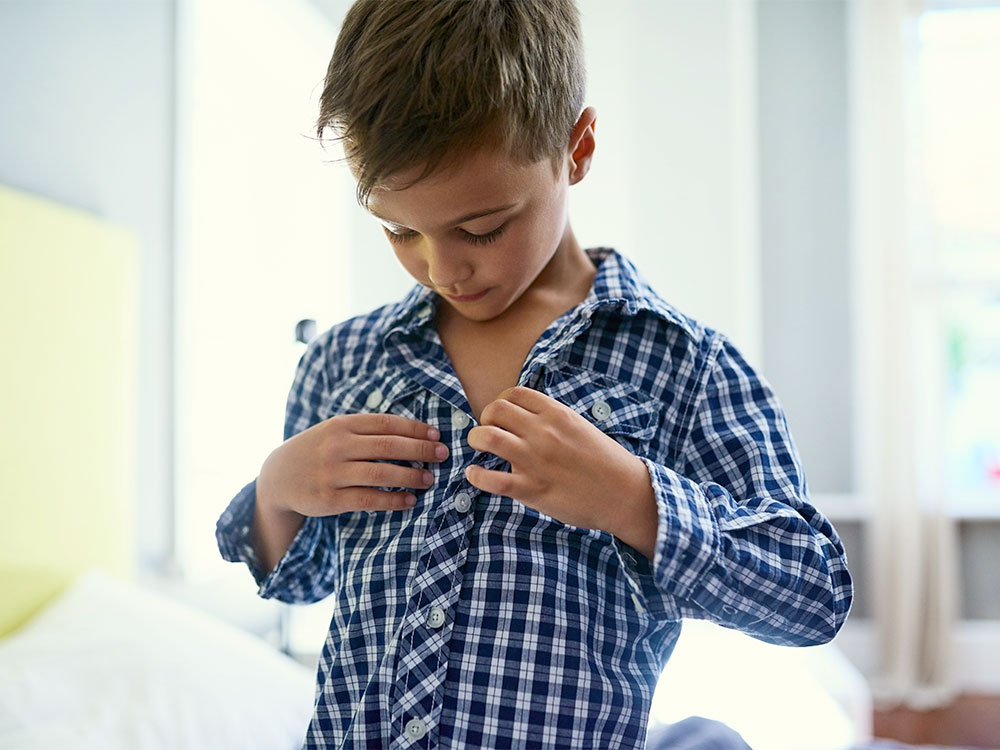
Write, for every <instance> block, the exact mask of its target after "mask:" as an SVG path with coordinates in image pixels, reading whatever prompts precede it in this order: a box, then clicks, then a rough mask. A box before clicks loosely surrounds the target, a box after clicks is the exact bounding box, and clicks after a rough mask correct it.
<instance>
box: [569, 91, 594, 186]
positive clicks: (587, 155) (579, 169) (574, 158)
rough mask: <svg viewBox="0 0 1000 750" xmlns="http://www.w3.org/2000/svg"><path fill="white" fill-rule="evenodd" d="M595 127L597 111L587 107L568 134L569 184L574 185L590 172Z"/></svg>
mask: <svg viewBox="0 0 1000 750" xmlns="http://www.w3.org/2000/svg"><path fill="white" fill-rule="evenodd" d="M596 127H597V110H596V109H594V108H593V107H587V108H586V109H584V110H583V112H582V113H580V117H579V118H578V119H577V121H576V124H575V125H574V126H573V131H572V133H570V137H569V146H568V149H567V150H568V156H569V159H568V160H567V163H568V165H569V184H570V185H575V184H576V183H578V182H579V181H580V180H582V179H583V178H584V177H585V176H586V174H587V172H589V171H590V162H591V160H593V158H594V130H595V129H596Z"/></svg>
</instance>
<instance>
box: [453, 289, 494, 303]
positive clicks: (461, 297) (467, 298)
mask: <svg viewBox="0 0 1000 750" xmlns="http://www.w3.org/2000/svg"><path fill="white" fill-rule="evenodd" d="M488 291H489V289H484V290H483V291H481V292H478V293H476V294H447V295H445V296H446V297H447V298H448V299H450V300H452V301H453V302H475V301H477V300H480V299H482V298H483V297H485V296H486V292H488Z"/></svg>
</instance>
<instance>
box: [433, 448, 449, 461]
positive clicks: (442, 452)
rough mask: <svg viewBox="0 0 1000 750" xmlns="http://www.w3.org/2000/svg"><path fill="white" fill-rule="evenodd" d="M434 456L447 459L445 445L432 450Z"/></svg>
mask: <svg viewBox="0 0 1000 750" xmlns="http://www.w3.org/2000/svg"><path fill="white" fill-rule="evenodd" d="M434 455H435V456H437V457H438V458H447V457H448V446H446V445H439V446H438V447H437V448H435V449H434Z"/></svg>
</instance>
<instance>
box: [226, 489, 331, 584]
mask: <svg viewBox="0 0 1000 750" xmlns="http://www.w3.org/2000/svg"><path fill="white" fill-rule="evenodd" d="M256 503H257V479H256V478H255V479H254V480H253V481H252V482H250V484H248V485H246V486H245V487H244V488H243V489H241V490H240V491H239V493H237V495H236V497H234V498H233V499H232V500H231V501H230V503H229V506H228V507H227V508H226V510H225V511H224V512H223V514H222V515H221V516H220V517H219V521H218V523H217V524H216V529H215V537H216V541H217V542H218V545H219V552H220V553H221V555H222V557H223V558H224V559H226V560H229V561H230V562H242V563H245V564H246V566H247V568H249V570H250V573H251V574H252V575H253V578H254V581H255V582H256V583H257V594H258V596H260V597H262V598H264V599H270V598H273V597H276V596H278V595H279V594H281V593H283V592H284V591H285V590H286V589H287V588H288V585H287V583H286V582H287V581H289V580H292V579H295V578H296V574H297V573H301V572H302V568H304V567H305V566H308V565H310V564H311V562H312V560H313V558H314V556H315V555H316V548H317V547H318V545H319V542H320V537H321V536H322V533H323V529H322V519H321V518H314V517H306V519H305V521H304V522H303V524H302V528H300V529H299V531H298V533H296V535H295V538H294V539H293V540H292V542H291V544H289V545H288V549H287V550H286V551H285V554H284V556H283V557H282V558H281V560H279V561H278V564H277V565H275V566H274V569H273V570H271V571H270V572H269V573H268V572H266V571H265V570H264V569H263V567H262V566H261V564H260V561H259V560H258V559H257V555H256V553H255V551H254V548H253V540H252V538H251V529H252V526H253V517H254V508H255V506H256Z"/></svg>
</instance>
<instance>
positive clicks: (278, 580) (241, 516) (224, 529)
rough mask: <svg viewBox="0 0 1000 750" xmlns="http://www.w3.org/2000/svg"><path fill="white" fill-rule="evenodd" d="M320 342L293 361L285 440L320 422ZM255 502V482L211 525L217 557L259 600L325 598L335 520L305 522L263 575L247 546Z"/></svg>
mask: <svg viewBox="0 0 1000 750" xmlns="http://www.w3.org/2000/svg"><path fill="white" fill-rule="evenodd" d="M320 341H321V340H320V339H316V340H314V341H313V342H311V343H310V344H309V346H308V347H307V348H306V351H305V352H304V353H303V355H302V357H301V359H300V360H299V364H298V367H297V369H296V372H295V378H294V381H293V382H292V388H291V391H290V392H289V394H288V400H287V402H286V405H285V430H284V439H285V440H288V439H289V438H291V437H292V436H294V435H296V434H298V433H300V432H302V431H303V430H306V429H308V428H309V427H311V426H312V425H314V424H317V423H318V422H320V421H321V420H320V418H319V413H320V405H321V403H322V401H323V394H324V392H325V390H326V383H327V378H326V362H327V357H326V355H325V350H324V348H323V347H322V346H321V345H320ZM256 502H257V480H256V478H255V479H254V480H253V481H252V482H250V483H249V484H247V485H246V486H245V487H243V489H241V490H240V491H239V492H238V493H237V495H236V497H234V498H233V499H232V500H231V501H230V502H229V505H228V507H227V508H226V509H225V511H223V513H222V515H221V516H220V517H219V520H218V522H217V523H216V529H215V537H216V541H217V543H218V545H219V552H220V553H221V555H222V557H223V558H224V559H226V560H229V561H230V562H242V563H245V564H246V566H247V568H249V570H250V573H251V574H252V575H253V577H254V580H255V581H256V582H257V585H258V590H257V593H258V595H259V596H261V597H262V598H264V599H279V600H281V601H284V602H289V603H293V604H304V603H310V602H316V601H319V600H320V599H323V598H324V597H326V596H328V595H329V594H331V593H332V592H333V591H334V590H335V588H336V585H337V580H336V576H337V565H336V559H335V544H334V542H335V535H336V532H335V518H334V517H312V516H307V517H306V519H305V522H304V523H303V524H302V528H301V529H299V532H298V534H296V536H295V538H294V539H293V540H292V542H291V544H289V545H288V549H287V550H286V551H285V554H284V556H283V557H282V558H281V560H279V561H278V564H277V565H275V566H274V569H273V570H271V571H270V572H268V571H266V570H263V568H262V567H261V564H260V561H259V560H258V559H257V556H256V553H255V552H254V548H253V545H252V543H251V529H252V526H253V518H254V506H255V505H256Z"/></svg>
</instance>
